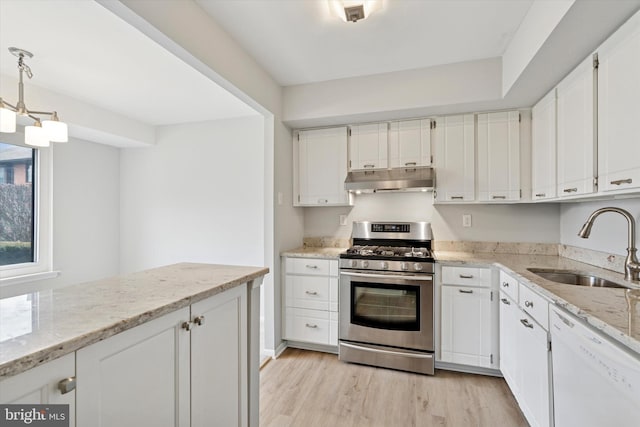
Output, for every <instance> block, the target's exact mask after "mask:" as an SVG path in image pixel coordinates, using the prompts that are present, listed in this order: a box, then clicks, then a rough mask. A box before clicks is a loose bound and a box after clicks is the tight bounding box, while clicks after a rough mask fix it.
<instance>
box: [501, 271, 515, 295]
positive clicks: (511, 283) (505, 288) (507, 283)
mask: <svg viewBox="0 0 640 427" xmlns="http://www.w3.org/2000/svg"><path fill="white" fill-rule="evenodd" d="M518 286H519V283H518V281H517V280H516V279H514V278H513V277H511V276H509V275H508V274H506V273H505V272H503V271H500V290H501V291H502V292H504V293H505V294H507V295H509V297H511V298H512V299H513V300H514V301H518Z"/></svg>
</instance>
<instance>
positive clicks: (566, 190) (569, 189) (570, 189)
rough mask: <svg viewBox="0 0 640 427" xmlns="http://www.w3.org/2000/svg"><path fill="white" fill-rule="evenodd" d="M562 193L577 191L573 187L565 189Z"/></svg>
mask: <svg viewBox="0 0 640 427" xmlns="http://www.w3.org/2000/svg"><path fill="white" fill-rule="evenodd" d="M562 191H563V192H565V193H575V192H576V191H578V189H577V188H576V187H573V188H565V189H564V190H562Z"/></svg>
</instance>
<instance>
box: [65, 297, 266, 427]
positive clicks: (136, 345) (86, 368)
mask: <svg viewBox="0 0 640 427" xmlns="http://www.w3.org/2000/svg"><path fill="white" fill-rule="evenodd" d="M247 298H248V297H247V288H246V287H245V286H239V287H237V288H233V289H230V290H228V291H225V292H223V293H220V294H218V295H215V296H213V297H210V298H208V299H205V300H202V301H200V302H197V303H195V304H193V305H192V306H191V307H190V308H188V307H187V308H183V309H181V310H178V311H175V312H172V313H169V314H167V315H165V316H163V317H160V318H158V319H155V320H152V321H150V322H147V323H144V324H142V325H140V326H137V327H135V328H133V329H130V330H127V331H125V332H122V333H120V334H117V335H114V336H112V337H110V338H107V339H105V340H104V341H101V342H98V343H96V344H93V345H90V346H88V347H85V348H83V349H81V350H78V351H77V353H76V354H77V358H76V373H77V378H78V387H77V396H76V398H77V420H78V425H81V426H99V427H138V426H154V427H163V426H167V427H169V426H193V427H200V426H212V425H220V426H247V425H249V408H248V403H249V378H248V369H247V368H248V366H249V363H248V359H247V357H248V336H247V329H248V325H247V318H248V316H247ZM256 369H257V366H256ZM256 403H257V402H256Z"/></svg>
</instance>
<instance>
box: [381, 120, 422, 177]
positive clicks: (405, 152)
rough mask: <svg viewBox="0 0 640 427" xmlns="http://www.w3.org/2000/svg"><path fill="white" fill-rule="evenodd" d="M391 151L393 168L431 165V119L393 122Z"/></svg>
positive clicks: (390, 138) (390, 136) (391, 126)
mask: <svg viewBox="0 0 640 427" xmlns="http://www.w3.org/2000/svg"><path fill="white" fill-rule="evenodd" d="M389 151H390V153H391V154H390V157H391V158H390V166H391V167H392V168H403V167H414V166H429V165H431V119H422V120H407V121H403V122H393V123H391V125H390V131H389Z"/></svg>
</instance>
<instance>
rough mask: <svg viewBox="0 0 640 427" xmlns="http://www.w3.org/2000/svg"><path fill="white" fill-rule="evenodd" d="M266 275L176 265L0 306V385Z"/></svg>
mask: <svg viewBox="0 0 640 427" xmlns="http://www.w3.org/2000/svg"><path fill="white" fill-rule="evenodd" d="M268 272H269V269H267V268H264V267H245V266H232V265H213V264H190V263H182V264H175V265H170V266H166V267H160V268H155V269H151V270H146V271H141V272H138V273H132V274H129V275H124V276H121V277H114V278H109V279H104V280H99V281H95V282H89V283H82V284H77V285H72V286H67V287H63V288H56V289H52V290H45V291H40V292H36V293H32V294H26V295H20V296H16V297H13V298H6V299H4V300H0V380H1V379H3V378H5V377H9V376H12V375H16V374H19V373H20V372H23V371H26V370H27V369H30V368H33V367H35V366H37V365H40V364H42V363H45V362H47V361H50V360H53V359H56V358H58V357H61V356H63V355H65V354H68V353H71V352H74V351H76V350H78V349H80V348H82V347H85V346H87V345H89V344H92V343H95V342H98V341H101V340H103V339H105V338H108V337H110V336H112V335H115V334H117V333H119V332H122V331H124V330H127V329H130V328H133V327H135V326H137V325H140V324H142V323H145V322H147V321H149V320H152V319H155V318H158V317H160V316H162V315H164V314H167V313H170V312H172V311H175V310H178V309H180V308H182V307H187V306H189V305H191V304H192V303H194V302H196V301H200V300H202V299H205V298H208V297H210V296H212V295H215V294H218V293H221V292H224V291H225V290H228V289H231V288H234V287H237V286H239V285H242V284H244V283H247V282H249V281H252V280H255V279H260V278H262V277H263V276H264V275H265V274H267V273H268ZM20 319H23V320H24V321H20ZM185 320H186V319H185Z"/></svg>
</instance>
